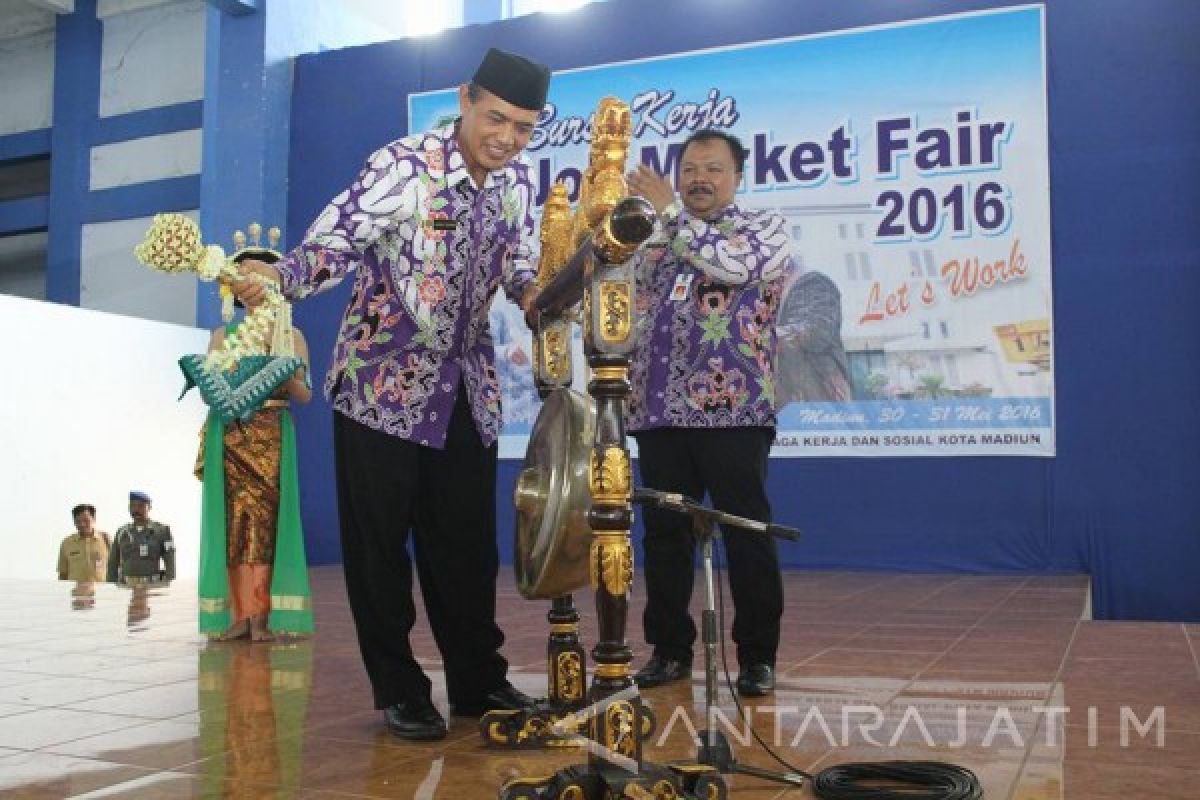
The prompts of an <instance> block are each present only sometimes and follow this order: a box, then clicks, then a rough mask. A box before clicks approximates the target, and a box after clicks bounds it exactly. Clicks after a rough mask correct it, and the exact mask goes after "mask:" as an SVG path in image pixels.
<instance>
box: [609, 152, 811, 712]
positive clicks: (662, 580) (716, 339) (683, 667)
mask: <svg viewBox="0 0 1200 800" xmlns="http://www.w3.org/2000/svg"><path fill="white" fill-rule="evenodd" d="M745 160H746V152H745V150H744V149H743V147H742V145H741V142H739V141H738V139H737V138H736V137H734V136H732V135H730V134H728V133H724V132H721V131H713V130H705V131H698V132H696V133H694V134H692V135H691V136H690V137H689V138H688V139H687V141H686V142H685V143H684V146H683V150H682V152H681V154H680V162H679V193H680V196H681V197H682V200H683V207H682V208H680V207H679V202H678V200H677V199H676V196H675V191H674V189H673V188H672V187H671V184H670V183H668V182H667V180H666V179H664V178H663V177H661V176H660V175H658V174H657V173H655V172H654V171H653V170H651V169H649V168H648V167H646V166H644V165H643V166H641V167H638V168H637V169H635V170H634V171H633V172H632V173H631V174H630V176H629V185H630V188H631V189H632V190H633V191H634V192H636V193H638V194H640V195H642V196H643V197H645V198H646V199H647V200H649V201H650V202H651V203H652V204H654V207H655V208H656V209H657V210H658V212H659V219H660V222H661V224H662V230H661V235H660V236H658V237H656V239H654V240H652V241H651V242H650V243H648V245H647V246H646V247H643V248H642V250H641V251H639V255H638V263H637V270H638V276H639V280H638V301H637V302H638V312H639V320H640V323H639V324H640V325H641V329H640V332H639V337H638V347H637V350H636V351H635V353H634V357H633V363H632V365H631V368H630V382H631V383H632V393H631V394H630V396H629V418H628V428H629V430H630V431H631V432H632V433H633V435H634V437H635V438H636V439H637V442H638V458H639V462H640V468H641V475H642V481H643V483H645V485H646V486H648V487H650V488H653V489H658V490H661V491H665V492H678V493H681V494H684V495H687V496H689V497H692V498H695V499H697V500H703V499H704V495H705V494H706V493H707V494H708V495H709V496H710V497H711V499H712V503H713V505H714V506H715V507H716V508H719V509H721V510H722V511H726V512H728V513H731V514H736V515H738V516H742V517H749V518H751V519H757V520H764V521H769V520H770V517H771V506H770V503H769V502H768V500H767V491H766V477H767V457H768V455H769V454H770V450H771V443H772V441H773V440H774V438H775V375H774V367H775V347H776V342H775V314H776V311H777V309H778V308H779V302H780V296H781V293H782V289H783V284H784V281H785V279H786V278H787V275H788V273H789V271H790V270H791V269H792V259H791V256H790V255H789V252H788V235H787V228H786V224H785V221H784V219H783V217H782V216H780V215H779V214H778V213H776V212H774V211H759V210H750V209H745V208H741V207H739V206H737V205H736V204H735V203H734V202H733V198H734V194H735V193H736V191H737V187H738V185H739V184H740V183H741V179H742V169H743V166H744V164H745ZM645 522H646V538H645V540H644V542H643V548H644V550H645V565H646V611H645V615H644V618H643V624H644V628H645V631H646V640H647V642H649V643H650V644H651V645H653V647H654V655H653V657H652V658H651V659H650V661H649V663H647V664H646V665H645V666H644V667H643V668H642V669H641V670H639V671H638V673H637V675H636V676H635V677H636V680H637V682H638V685H639V686H642V687H647V688H648V687H652V686H658V685H661V684H663V683H667V682H670V681H675V680H680V679H682V678H686V677H688V676H689V675H690V673H691V663H692V645H693V643H694V642H695V639H696V625H695V623H694V622H693V620H692V618H691V615H690V614H689V613H688V604H689V601H690V599H691V595H692V577H693V575H694V574H695V573H694V570H695V566H694V565H695V552H696V548H695V541H694V539H693V537H692V532H691V525H690V521H689V520H688V519H687V518H686V517H684V516H682V515H678V514H674V513H672V512H670V511H665V510H661V509H655V508H651V507H647V509H646V518H645ZM724 540H725V548H726V552H727V553H728V557H729V580H730V585H731V587H732V589H733V600H734V606H735V608H736V616H735V618H734V622H733V639H734V641H735V642H736V643H737V652H738V661H739V663H740V665H741V671H740V673H739V675H738V681H737V687H738V691H739V693H740V694H743V695H747V696H761V695H764V694H766V693H768V692H770V691H772V690H773V689H774V686H775V678H774V669H775V654H776V650H777V649H778V646H779V621H780V618H781V616H782V614H783V582H782V578H781V576H780V573H779V556H778V553H777V551H776V548H775V541H774V540H773V539H771V538H770V537H768V536H764V535H761V534H756V533H749V532H746V531H742V530H738V529H732V528H727V529H725V530H724Z"/></svg>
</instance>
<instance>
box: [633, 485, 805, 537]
mask: <svg viewBox="0 0 1200 800" xmlns="http://www.w3.org/2000/svg"><path fill="white" fill-rule="evenodd" d="M633 502H635V503H640V504H641V505H646V506H656V507H658V508H661V509H665V510H667V511H675V512H677V513H680V514H690V515H692V516H698V517H707V518H708V519H711V520H713V521H715V522H718V523H721V524H724V525H731V526H733V527H735V528H741V529H742V530H747V531H753V532H754V533H765V534H767V535H768V536H777V537H779V538H780V539H787V540H788V541H792V542H798V541H800V531H799V530H797V529H796V528H790V527H788V526H787V525H776V524H774V523H768V522H760V521H759V520H756V519H747V518H746V517H738V516H735V515H733V514H726V513H725V512H724V511H719V510H717V509H715V508H708V507H707V506H704V505H702V504H700V503H698V502H697V501H695V500H693V499H692V498H690V497H688V496H687V495H683V494H679V493H678V492H660V491H659V490H658V489H647V488H641V489H634V490H633Z"/></svg>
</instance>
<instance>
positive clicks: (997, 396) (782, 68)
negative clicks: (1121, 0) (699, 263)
mask: <svg viewBox="0 0 1200 800" xmlns="http://www.w3.org/2000/svg"><path fill="white" fill-rule="evenodd" d="M996 53H1003V54H1004V58H1003V61H1002V62H997V60H996ZM946 64H954V69H952V70H947V69H945V65H946ZM456 93H457V89H456V88H446V89H444V90H438V91H431V92H423V93H418V94H413V95H410V96H409V109H408V111H409V124H410V130H414V131H415V130H423V129H426V128H429V127H433V126H436V125H438V124H445V123H446V122H448V121H450V120H452V119H453V118H454V116H456V114H457V99H456V98H457V94H456ZM605 95H614V96H616V97H618V98H620V99H622V100H624V101H625V102H627V103H629V105H630V107H631V111H632V118H633V136H634V138H633V142H632V146H631V150H630V156H631V157H630V166H631V167H632V166H633V165H634V163H643V164H647V165H650V166H651V167H653V168H655V169H656V170H658V171H659V172H661V173H663V174H668V175H671V176H672V177H673V176H674V173H675V171H676V170H677V168H678V164H679V158H680V151H681V146H682V143H683V141H684V140H685V139H686V138H687V136H688V135H689V134H690V133H693V132H694V131H697V130H700V129H704V128H715V129H718V130H724V131H728V132H730V133H733V134H734V135H736V136H738V137H739V138H740V139H741V140H742V143H743V145H744V146H745V147H746V148H747V150H748V151H749V156H748V158H747V161H746V167H745V171H744V173H743V176H742V183H741V186H740V188H739V191H738V194H737V197H736V198H735V202H737V203H738V204H739V205H744V206H747V207H751V208H773V209H776V210H777V211H779V212H780V213H781V214H783V215H784V216H785V217H786V219H787V222H788V225H789V233H790V235H791V249H792V253H791V254H792V258H793V261H794V263H795V267H796V268H795V270H794V271H793V273H792V274H791V276H790V277H789V279H788V280H787V283H786V285H785V287H784V294H783V299H782V301H781V303H780V306H779V309H778V311H777V314H778V317H777V320H778V329H777V336H778V342H779V348H778V356H777V359H778V360H777V364H776V372H775V380H774V386H773V387H769V388H770V390H772V391H774V393H775V397H776V403H777V408H778V409H779V425H778V433H777V438H776V441H775V447H774V450H773V455H777V456H835V455H846V456H913V455H929V456H936V455H949V456H954V455H1033V456H1053V455H1054V453H1055V440H1054V364H1053V349H1052V331H1053V325H1052V319H1051V309H1052V305H1053V304H1052V295H1051V246H1050V245H1051V243H1050V205H1049V168H1048V152H1047V117H1046V59H1045V22H1044V10H1043V8H1042V7H1041V6H1020V7H1014V8H1007V9H1001V10H995V11H986V12H972V13H966V14H956V15H951V16H944V17H935V18H931V19H924V20H918V21H911V22H901V23H894V24H886V25H880V26H873V27H865V28H855V29H852V30H843V31H835V32H830V33H822V34H816V35H811V36H801V37H796V38H789V39H780V40H775V41H767V42H761V43H755V44H751V45H742V46H735V47H726V48H718V49H713V50H702V51H695V52H690V53H679V54H674V55H669V56H663V57H658V58H651V59H645V60H638V61H629V62H623V63H614V64H608V65H602V66H596V67H587V68H583V69H577V70H565V71H561V72H557V73H555V76H554V80H553V81H552V83H551V88H550V96H549V100H548V102H547V106H546V109H545V110H544V111H543V112H542V114H541V116H540V118H539V120H538V123H537V127H536V130H535V132H534V135H533V138H532V139H531V141H530V144H529V147H528V150H527V155H528V158H529V159H530V161H531V163H532V165H533V169H534V174H535V176H536V180H537V185H538V197H537V207H538V213H539V215H540V208H541V205H542V203H543V202H544V200H545V197H546V195H547V193H548V191H549V187H550V186H551V185H552V183H554V182H556V181H563V182H565V183H566V184H567V186H568V188H569V190H570V193H571V199H572V201H574V200H576V199H577V196H576V195H577V193H578V188H579V180H580V177H581V175H582V171H583V169H584V168H585V167H586V164H587V155H588V142H589V128H590V117H591V114H592V112H593V110H594V106H595V103H596V101H597V99H598V98H600V97H603V96H605ZM691 292H692V297H691V298H690V299H689V302H696V303H700V304H705V303H710V304H711V303H713V302H720V299H719V298H714V297H712V296H709V295H706V294H705V293H704V292H703V284H700V283H698V284H697V285H696V286H695V287H692V289H691ZM713 313H716V312H713ZM492 323H493V330H494V334H495V340H496V348H497V370H498V372H499V377H500V381H501V386H502V389H503V392H504V398H503V400H504V434H503V436H502V437H501V456H502V457H520V456H521V455H522V454H523V453H524V449H525V443H526V441H527V437H528V433H529V431H530V429H531V428H532V425H533V420H534V418H535V417H536V414H537V408H538V400H537V396H536V393H535V390H534V387H533V382H532V378H531V375H530V369H529V356H530V353H531V346H530V342H529V333H528V330H527V329H526V327H525V326H524V324H523V322H522V320H521V315H520V312H519V311H518V310H517V309H516V308H515V306H512V305H511V304H510V303H508V301H507V300H505V299H498V300H497V302H496V304H495V306H494V307H493V310H492ZM725 335H729V336H733V337H737V336H739V335H741V333H740V331H736V330H729V331H725ZM577 363H579V362H577ZM724 377H725V379H726V385H727V386H728V387H730V391H736V390H737V387H738V386H740V385H741V384H742V383H744V381H745V377H744V376H742V375H740V374H737V372H736V371H735V370H730V372H729V374H728V375H725V376H724Z"/></svg>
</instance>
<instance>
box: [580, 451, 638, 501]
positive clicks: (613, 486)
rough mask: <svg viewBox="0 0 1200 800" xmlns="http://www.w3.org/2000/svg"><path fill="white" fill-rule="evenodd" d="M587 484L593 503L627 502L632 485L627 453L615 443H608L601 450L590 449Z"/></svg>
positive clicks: (631, 472)
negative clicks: (590, 456) (590, 458)
mask: <svg viewBox="0 0 1200 800" xmlns="http://www.w3.org/2000/svg"><path fill="white" fill-rule="evenodd" d="M588 484H589V485H590V487H591V490H592V502H593V503H594V504H597V505H604V504H625V503H628V502H629V498H630V496H631V492H632V486H633V469H632V468H631V467H630V465H629V453H628V452H627V451H626V450H625V449H624V448H622V447H617V446H616V445H608V446H607V447H605V448H604V450H603V452H601V451H599V450H592V461H591V465H590V469H589V474H588Z"/></svg>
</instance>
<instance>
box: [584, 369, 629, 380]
mask: <svg viewBox="0 0 1200 800" xmlns="http://www.w3.org/2000/svg"><path fill="white" fill-rule="evenodd" d="M592 374H593V375H595V377H596V380H598V381H623V380H627V379H628V377H629V367H596V368H595V370H593V371H592Z"/></svg>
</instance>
